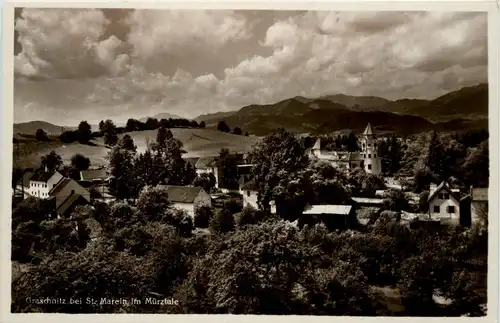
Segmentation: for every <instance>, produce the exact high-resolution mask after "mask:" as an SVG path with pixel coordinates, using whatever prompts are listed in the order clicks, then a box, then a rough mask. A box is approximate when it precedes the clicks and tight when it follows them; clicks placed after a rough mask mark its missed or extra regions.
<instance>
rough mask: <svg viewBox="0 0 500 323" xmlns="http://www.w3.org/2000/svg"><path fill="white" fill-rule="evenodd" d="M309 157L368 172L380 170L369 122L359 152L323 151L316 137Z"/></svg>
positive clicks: (374, 139)
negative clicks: (359, 168)
mask: <svg viewBox="0 0 500 323" xmlns="http://www.w3.org/2000/svg"><path fill="white" fill-rule="evenodd" d="M309 157H310V158H312V159H319V160H325V161H327V162H329V163H330V164H332V165H333V166H335V167H340V168H346V169H352V168H356V167H361V168H363V169H364V170H365V171H366V172H367V173H369V174H375V175H379V174H381V172H382V162H381V158H380V156H378V154H377V138H376V136H375V134H374V132H373V129H372V126H371V125H370V123H368V125H367V126H366V129H365V131H364V132H363V136H362V138H361V151H360V152H346V151H325V150H322V149H321V139H318V140H317V141H316V143H315V144H314V146H313V147H312V149H311V150H310V152H309Z"/></svg>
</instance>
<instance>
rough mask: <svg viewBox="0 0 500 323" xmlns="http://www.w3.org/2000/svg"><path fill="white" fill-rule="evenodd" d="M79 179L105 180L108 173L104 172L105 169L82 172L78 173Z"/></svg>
mask: <svg viewBox="0 0 500 323" xmlns="http://www.w3.org/2000/svg"><path fill="white" fill-rule="evenodd" d="M80 178H81V180H82V181H92V180H96V179H106V178H108V173H107V172H106V170H105V169H92V170H82V171H81V172H80Z"/></svg>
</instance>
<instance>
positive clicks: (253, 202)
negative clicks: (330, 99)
mask: <svg viewBox="0 0 500 323" xmlns="http://www.w3.org/2000/svg"><path fill="white" fill-rule="evenodd" d="M360 146H361V148H362V149H361V151H360V152H335V151H334V152H326V151H323V150H322V149H321V142H320V140H319V139H318V141H317V142H316V143H315V145H314V146H313V148H312V149H311V150H309V151H308V154H309V156H310V157H311V158H316V159H318V160H324V161H327V162H329V163H331V164H332V165H334V166H335V167H339V168H341V169H350V168H355V167H362V168H363V169H364V170H365V171H366V172H368V173H371V174H375V175H379V174H381V156H378V155H377V138H376V136H375V133H374V131H373V129H372V127H371V125H370V124H368V125H367V127H366V129H365V131H364V132H363V135H362V138H361V145H360ZM238 157H239V165H238V174H239V177H240V181H239V188H238V189H226V188H223V187H221V185H220V183H221V180H220V179H221V172H220V170H219V169H218V168H217V156H205V157H196V158H185V160H186V162H188V163H190V164H191V165H192V166H193V167H194V168H195V170H196V173H197V175H201V174H204V173H205V174H206V173H212V174H214V176H215V179H216V182H215V187H216V188H217V190H218V191H219V192H220V191H222V192H223V193H230V192H231V193H234V194H238V195H239V196H241V200H242V203H243V205H242V206H243V207H245V206H251V207H253V208H256V209H258V208H259V206H258V204H257V194H258V190H257V187H256V186H255V183H254V182H253V180H252V176H251V174H250V173H251V167H252V165H249V164H246V163H245V155H244V154H239V155H238ZM108 180H109V175H108V174H107V172H106V170H104V169H100V170H86V171H82V172H81V174H80V180H79V181H75V180H73V179H70V178H65V177H64V176H62V175H61V174H60V173H59V172H57V171H55V172H47V171H44V172H37V173H26V174H24V176H23V177H22V179H21V180H20V181H19V183H18V184H17V187H16V192H17V194H19V192H21V194H22V196H23V197H25V196H26V195H30V196H35V197H38V198H40V199H45V200H47V201H49V202H51V203H53V208H54V211H55V213H56V214H57V215H58V216H68V215H69V214H70V213H71V212H72V210H73V209H74V208H75V207H76V206H77V205H82V204H88V203H90V202H91V195H93V196H92V199H96V200H101V201H103V202H109V201H112V200H113V199H114V197H113V196H111V195H110V194H109V193H108V190H107V185H106V184H107V181H108ZM91 187H92V188H93V189H92V193H93V194H91V193H90V188H91ZM160 187H162V188H163V189H165V191H166V192H167V193H168V196H169V199H170V201H171V202H172V204H173V206H174V207H176V208H179V209H182V210H184V211H186V212H187V214H189V215H191V216H193V217H194V214H195V206H196V205H199V204H200V203H202V204H204V205H207V206H212V205H213V202H214V200H215V199H216V198H217V195H214V194H212V195H210V194H209V192H206V191H205V190H204V189H203V188H201V187H193V186H172V185H162V186H160ZM429 192H430V194H429V198H428V204H429V211H428V214H426V215H425V216H423V217H422V216H420V217H419V220H422V221H436V222H439V223H445V224H451V225H464V226H469V225H471V224H472V223H473V222H476V221H485V220H484V219H486V218H487V213H488V189H487V188H470V192H467V193H468V194H465V192H460V190H459V189H457V188H453V187H452V186H451V185H450V184H449V183H448V182H443V183H441V184H439V185H436V184H431V186H430V189H429ZM383 193H384V192H383V191H377V193H376V197H370V198H368V197H353V198H352V199H351V203H350V205H311V206H309V207H308V208H307V209H306V210H305V211H304V212H303V218H304V219H306V220H307V219H314V220H318V219H319V220H322V221H323V222H325V223H333V225H335V226H337V227H338V226H339V225H341V226H345V227H349V226H351V225H353V224H354V223H356V222H357V219H356V214H357V210H360V209H363V208H372V209H382V208H383V204H384V199H383ZM271 212H273V213H275V212H276V207H275V205H274V203H273V202H271ZM308 222H310V221H309V220H307V221H305V223H308Z"/></svg>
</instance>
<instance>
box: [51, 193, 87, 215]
mask: <svg viewBox="0 0 500 323" xmlns="http://www.w3.org/2000/svg"><path fill="white" fill-rule="evenodd" d="M83 201H86V200H85V198H84V197H83V196H81V195H80V194H71V195H70V196H68V198H67V199H66V200H64V202H62V203H61V204H60V205H59V207H58V208H57V210H56V212H57V214H60V215H64V214H66V212H67V211H68V210H69V209H70V208H71V207H72V206H73V205H75V204H76V203H77V202H83Z"/></svg>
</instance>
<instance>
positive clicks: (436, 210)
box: [434, 205, 439, 213]
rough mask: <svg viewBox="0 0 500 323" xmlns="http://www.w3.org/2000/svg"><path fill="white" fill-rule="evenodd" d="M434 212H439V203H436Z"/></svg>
mask: <svg viewBox="0 0 500 323" xmlns="http://www.w3.org/2000/svg"><path fill="white" fill-rule="evenodd" d="M434 213H439V205H434Z"/></svg>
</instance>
